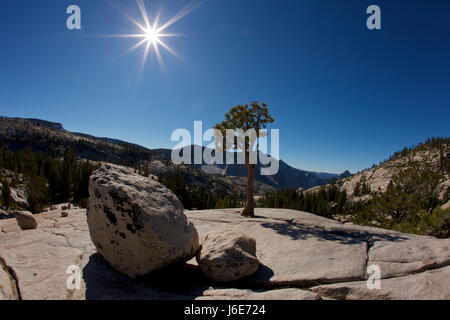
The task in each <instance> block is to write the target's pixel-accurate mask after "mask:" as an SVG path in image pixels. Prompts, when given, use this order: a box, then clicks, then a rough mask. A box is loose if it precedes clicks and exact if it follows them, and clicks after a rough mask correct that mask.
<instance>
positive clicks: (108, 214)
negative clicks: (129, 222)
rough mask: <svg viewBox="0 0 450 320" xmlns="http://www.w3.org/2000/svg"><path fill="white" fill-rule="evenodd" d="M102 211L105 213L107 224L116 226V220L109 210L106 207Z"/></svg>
mask: <svg viewBox="0 0 450 320" xmlns="http://www.w3.org/2000/svg"><path fill="white" fill-rule="evenodd" d="M103 211H104V212H105V213H106V217H107V218H108V220H109V222H111V223H112V224H113V225H115V226H116V225H117V218H116V216H115V215H114V213H112V212H111V209H109V208H108V207H104V208H103Z"/></svg>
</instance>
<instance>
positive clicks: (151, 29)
mask: <svg viewBox="0 0 450 320" xmlns="http://www.w3.org/2000/svg"><path fill="white" fill-rule="evenodd" d="M136 3H137V6H138V8H139V11H140V14H141V19H140V20H141V21H138V20H137V19H135V18H134V17H132V16H131V15H129V14H127V13H126V12H123V11H122V12H123V14H125V16H126V17H127V18H128V19H129V20H130V21H131V22H132V23H134V24H135V25H136V27H137V28H138V29H139V33H134V34H118V35H113V36H114V37H120V38H138V39H139V41H138V42H137V43H135V44H134V45H133V46H131V47H130V48H129V49H128V50H127V51H126V52H125V54H129V53H131V52H133V51H135V50H136V49H138V48H140V47H144V53H143V56H142V61H141V65H140V69H139V72H142V70H143V69H144V67H145V63H146V61H147V58H148V56H149V54H150V53H151V52H153V53H154V54H155V56H156V58H157V60H158V62H159V64H160V65H161V66H163V65H164V64H163V60H162V56H161V51H160V47H162V48H164V49H165V50H166V51H168V52H169V53H171V54H172V55H174V56H175V57H177V58H178V59H180V60H181V61H183V59H182V58H181V57H180V55H178V54H177V53H176V52H175V51H174V50H173V49H172V48H171V47H170V46H169V45H168V44H167V43H166V42H164V41H163V39H164V38H168V37H176V36H180V34H175V33H167V32H166V29H167V28H168V27H170V26H171V25H172V24H174V23H175V22H177V21H178V20H180V19H181V18H183V17H184V16H186V15H187V14H188V13H190V12H192V10H194V9H195V8H196V7H197V6H198V5H199V4H200V3H199V2H196V3H195V2H194V3H191V4H190V5H188V6H186V7H185V8H184V9H183V10H181V11H180V12H179V13H177V14H176V15H175V16H173V17H172V18H170V19H169V20H167V21H166V22H165V23H163V24H161V25H159V17H160V13H159V12H158V13H157V14H156V16H155V18H154V19H153V21H151V19H150V15H149V13H148V11H147V9H146V7H145V4H144V2H143V0H136Z"/></svg>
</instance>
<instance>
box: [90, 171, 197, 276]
mask: <svg viewBox="0 0 450 320" xmlns="http://www.w3.org/2000/svg"><path fill="white" fill-rule="evenodd" d="M89 195H90V197H89V204H88V210H87V222H88V225H89V232H90V235H91V239H92V242H93V243H94V245H95V246H96V248H97V250H98V251H99V252H100V254H101V255H102V256H103V257H104V258H105V259H106V260H107V261H108V262H109V263H110V264H111V265H112V266H113V267H114V268H116V269H117V270H119V271H120V272H122V273H124V274H126V275H128V276H130V277H132V278H134V277H138V276H142V275H145V274H148V273H149V272H151V271H154V270H157V269H160V268H163V267H165V266H168V265H170V264H172V263H175V262H180V261H184V260H189V259H190V258H191V257H193V256H195V254H196V253H197V250H198V248H199V240H198V234H197V231H196V229H195V227H194V225H193V224H192V223H191V222H189V220H188V219H187V217H186V215H185V214H184V213H183V205H182V204H181V202H180V201H179V200H178V199H177V197H176V196H175V195H174V194H173V193H172V192H171V191H170V190H169V189H167V188H165V187H164V186H163V185H162V184H160V183H158V182H156V181H154V180H152V179H149V178H146V177H143V176H141V175H138V174H135V173H132V172H131V171H129V170H127V169H124V168H122V167H119V166H114V165H109V164H105V165H103V166H102V167H101V168H100V169H98V170H97V171H95V172H94V173H93V174H92V175H91V178H90V182H89Z"/></svg>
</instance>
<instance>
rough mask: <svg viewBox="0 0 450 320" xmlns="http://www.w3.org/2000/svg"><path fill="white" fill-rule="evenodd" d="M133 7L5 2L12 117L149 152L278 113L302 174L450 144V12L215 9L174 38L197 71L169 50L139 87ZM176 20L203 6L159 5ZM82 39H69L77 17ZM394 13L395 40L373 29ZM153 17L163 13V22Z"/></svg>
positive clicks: (270, 4)
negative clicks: (373, 18) (235, 119)
mask: <svg viewBox="0 0 450 320" xmlns="http://www.w3.org/2000/svg"><path fill="white" fill-rule="evenodd" d="M111 2H114V3H116V4H117V5H118V6H119V7H120V8H122V9H123V10H125V11H127V12H128V13H129V14H130V15H132V16H134V17H136V18H139V11H138V8H137V6H136V3H135V2H134V1H132V0H123V1H105V0H70V1H66V0H40V1H35V0H28V1H24V0H2V1H1V3H0V114H1V115H5V116H19V117H36V118H42V119H46V120H50V121H57V122H61V123H62V124H63V125H64V127H65V128H66V129H68V130H71V131H80V132H85V133H90V134H93V135H97V136H107V137H113V138H119V139H123V140H127V141H130V142H134V143H138V144H141V145H144V146H146V147H149V148H160V147H165V148H170V147H172V146H174V145H175V143H174V142H171V141H170V135H171V133H172V131H173V130H174V129H176V128H187V129H190V130H193V121H194V120H203V122H204V126H206V127H207V126H212V125H214V124H215V123H216V122H218V121H221V120H222V118H223V115H224V113H225V112H226V111H228V109H229V108H231V107H232V106H234V105H236V104H245V103H249V102H250V101H252V100H258V101H265V102H267V103H268V106H269V108H270V111H271V113H272V115H273V117H274V118H275V123H274V124H273V126H272V128H279V129H280V142H281V146H280V156H281V158H282V159H283V160H285V161H286V162H288V163H289V164H290V165H293V166H295V167H298V168H302V169H307V170H316V171H328V172H340V171H343V170H345V169H349V170H351V171H357V170H360V169H363V168H366V167H370V166H371V165H372V164H373V163H378V162H379V161H381V160H383V159H385V158H387V157H388V156H389V155H390V154H391V153H393V152H394V151H397V150H399V149H401V148H403V147H404V146H409V145H412V144H415V143H417V142H420V141H423V140H425V139H426V138H427V137H429V136H449V135H450V125H449V123H450V121H449V120H450V20H449V12H450V2H449V1H439V0H428V1H425V0H423V1H411V0H408V1H406V0H395V1H392V0H390V1H381V0H371V1H365V0H359V1H357V0H305V1H300V0H292V1H288V0H283V1H263V0H258V1H256V0H226V1H225V0H207V1H205V2H204V3H202V4H201V5H200V6H199V7H197V8H196V9H195V10H194V11H193V12H191V13H190V14H188V15H186V16H185V17H184V18H182V19H181V20H179V21H178V22H176V23H174V24H173V25H172V26H170V27H169V28H168V29H167V32H172V33H182V34H183V36H182V37H177V38H170V39H168V40H167V41H166V42H167V44H169V45H170V46H171V47H172V48H173V49H174V50H175V51H176V52H177V53H178V54H179V55H180V56H182V57H183V59H184V63H182V62H180V61H179V60H178V59H177V58H175V57H174V56H172V55H171V54H170V53H169V52H167V51H165V50H164V49H161V53H162V58H163V61H164V65H165V71H162V70H161V69H160V68H159V67H158V64H157V62H156V59H154V57H153V58H150V60H149V61H148V62H147V64H146V68H145V70H144V71H143V73H142V76H141V78H139V79H137V71H138V69H139V64H140V59H141V57H142V54H143V50H144V49H143V48H142V47H141V48H139V49H138V50H136V51H134V52H133V53H132V54H130V55H127V56H125V57H123V56H122V54H123V53H124V52H125V51H126V50H127V49H128V48H129V47H130V46H132V45H133V44H134V43H135V42H136V39H122V38H98V37H93V35H98V34H117V33H133V32H137V31H138V30H137V28H136V27H135V25H133V24H132V23H131V22H130V20H128V19H127V18H126V17H125V16H124V15H123V14H122V13H121V12H120V11H119V10H117V9H116V8H114V7H113V6H111V5H110V3H111ZM146 3H147V9H149V11H150V9H156V8H160V9H161V20H162V21H165V20H168V19H169V18H170V17H172V16H173V15H175V14H176V13H177V12H179V11H180V10H181V9H182V8H183V7H184V6H185V5H186V4H189V3H190V2H186V1H182V0H171V1H151V2H150V1H147V2H146ZM71 4H77V5H79V6H80V7H81V10H82V30H81V31H69V30H67V28H66V18H67V14H66V8H67V7H68V6H69V5H71ZM371 4H377V5H379V6H380V7H381V13H382V30H381V31H369V30H368V29H367V28H366V18H367V16H368V15H367V14H366V12H365V11H366V8H367V7H368V6H369V5H371ZM152 12H154V11H152Z"/></svg>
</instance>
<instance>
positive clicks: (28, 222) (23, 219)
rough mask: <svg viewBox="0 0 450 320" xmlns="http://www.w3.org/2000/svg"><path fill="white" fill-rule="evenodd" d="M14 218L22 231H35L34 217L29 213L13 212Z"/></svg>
mask: <svg viewBox="0 0 450 320" xmlns="http://www.w3.org/2000/svg"><path fill="white" fill-rule="evenodd" d="M14 216H15V217H16V220H17V223H18V224H19V227H20V228H21V229H22V230H30V229H36V228H37V227H38V223H37V221H36V219H35V217H34V216H33V214H32V213H31V212H29V211H15V212H14Z"/></svg>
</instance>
